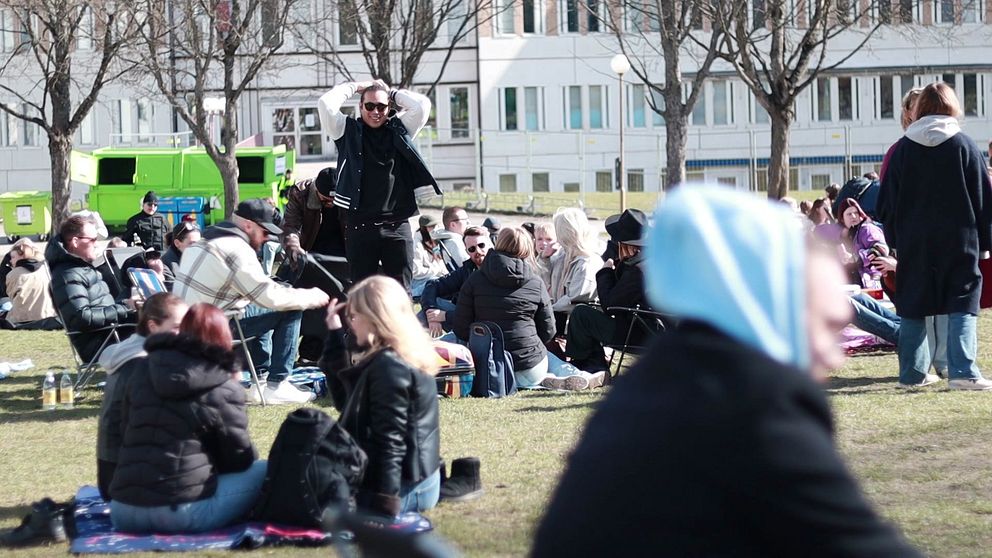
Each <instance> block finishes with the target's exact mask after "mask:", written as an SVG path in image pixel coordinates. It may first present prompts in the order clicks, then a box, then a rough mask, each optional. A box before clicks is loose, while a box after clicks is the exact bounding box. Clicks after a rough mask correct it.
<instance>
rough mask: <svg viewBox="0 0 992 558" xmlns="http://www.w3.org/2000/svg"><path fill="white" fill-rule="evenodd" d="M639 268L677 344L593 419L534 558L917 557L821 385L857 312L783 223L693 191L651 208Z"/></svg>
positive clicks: (830, 269)
mask: <svg viewBox="0 0 992 558" xmlns="http://www.w3.org/2000/svg"><path fill="white" fill-rule="evenodd" d="M647 252H648V256H647V258H648V264H647V265H648V273H646V275H645V277H646V281H647V288H648V292H649V295H650V297H651V300H652V302H653V304H654V305H655V307H656V308H658V309H660V310H661V311H664V312H666V313H671V314H673V315H675V316H678V317H679V318H681V320H680V322H679V326H678V327H677V328H676V329H675V330H673V331H670V332H669V333H668V334H666V335H663V336H661V337H659V338H658V340H657V341H656V342H655V344H654V346H653V347H652V348H651V351H650V352H649V353H648V354H646V355H644V356H643V358H641V359H640V360H639V361H638V364H637V365H636V366H635V367H634V368H632V369H631V370H630V372H629V373H627V375H626V376H625V377H624V381H622V382H618V383H617V384H616V385H615V386H614V387H613V390H612V391H611V392H610V393H609V394H607V396H606V397H605V399H604V400H603V401H602V402H601V403H600V404H599V406H598V408H597V409H596V411H595V414H594V416H593V417H591V419H590V420H589V422H588V426H587V428H586V431H585V433H584V434H583V436H582V439H580V440H579V442H578V444H577V447H576V448H575V450H574V452H573V453H572V454H571V456H570V457H569V460H568V465H567V469H566V471H565V474H564V475H563V477H562V479H561V483H560V485H559V486H558V488H557V489H556V491H555V494H554V496H553V497H552V498H551V502H550V504H549V505H548V507H547V512H546V515H545V517H544V519H543V521H542V522H541V525H540V526H539V527H538V528H537V534H536V538H535V543H534V547H533V551H532V554H533V556H536V557H542V556H572V555H582V556H604V555H611V554H614V553H615V552H616V549H617V548H632V549H638V550H641V549H644V551H643V552H644V553H646V554H650V555H652V556H659V557H666V556H672V557H683V556H824V557H826V556H847V557H851V556H861V557H865V558H868V557H873V558H874V557H880V556H885V557H896V556H898V557H917V556H920V554H919V553H918V552H916V551H915V550H914V549H913V548H912V547H910V546H909V545H908V544H907V543H906V542H905V541H904V540H903V539H902V537H900V536H899V535H898V533H896V532H895V530H893V529H892V528H891V527H889V526H888V525H886V524H885V523H884V522H883V521H882V519H881V518H880V517H879V516H878V515H877V514H876V513H875V512H874V511H873V510H872V507H871V504H870V503H869V502H868V501H867V499H866V498H865V497H864V495H863V494H862V493H861V490H860V489H859V488H858V483H857V481H856V480H855V479H854V477H853V476H852V475H851V473H850V471H849V470H848V469H847V467H846V466H845V465H844V461H843V459H842V458H841V456H840V454H839V453H838V451H837V448H836V446H835V443H834V440H833V425H832V422H831V418H830V407H829V405H828V402H827V398H826V396H825V395H824V393H823V390H822V388H821V387H820V386H819V385H818V384H817V382H818V381H822V379H823V378H824V377H825V375H826V372H827V371H828V370H829V369H831V368H835V367H837V366H839V365H840V364H842V363H843V360H844V353H843V351H842V350H841V349H840V347H839V345H838V343H837V335H836V332H837V331H839V330H840V328H841V327H843V326H844V324H845V323H847V321H848V320H849V319H850V307H849V306H848V305H847V304H846V303H845V300H844V293H843V290H842V289H841V282H842V277H843V274H842V271H841V269H840V267H839V265H838V263H837V262H836V260H835V259H834V258H833V257H832V255H831V254H829V253H826V252H824V251H822V250H820V249H813V250H809V249H808V248H807V246H806V243H805V241H804V237H803V235H802V234H801V233H800V232H799V230H798V229H797V227H796V226H795V217H794V216H793V215H792V214H791V213H790V211H789V210H788V209H787V208H783V207H780V206H778V205H775V204H771V203H769V202H767V201H764V200H759V199H757V198H755V197H754V196H752V195H750V194H747V193H740V192H734V191H732V190H728V189H725V188H721V187H719V186H708V187H706V186H693V185H683V186H680V187H679V188H678V189H677V190H675V191H673V192H671V193H670V194H668V196H667V197H666V198H665V199H664V200H663V201H662V202H661V204H660V206H659V208H658V211H657V212H656V213H655V228H654V231H653V232H652V233H650V234H649V236H648V239H647ZM700 277H706V278H707V280H706V281H700V280H699V278H700ZM769 285H775V288H768V286H769Z"/></svg>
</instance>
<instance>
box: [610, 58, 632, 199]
mask: <svg viewBox="0 0 992 558" xmlns="http://www.w3.org/2000/svg"><path fill="white" fill-rule="evenodd" d="M610 69H611V70H613V73H615V74H616V75H617V78H619V80H620V95H619V97H620V157H619V158H618V159H617V161H618V162H619V164H618V165H617V167H618V168H617V173H618V174H619V175H620V176H619V177H618V179H619V184H620V212H621V213H623V212H624V210H625V209H627V176H626V175H627V173H626V171H625V170H624V164H623V121H624V114H623V98H624V94H623V75H624V74H626V73H627V72H629V71H630V60H627V57H626V56H624V55H623V54H618V55H616V56H614V57H613V58H611V59H610Z"/></svg>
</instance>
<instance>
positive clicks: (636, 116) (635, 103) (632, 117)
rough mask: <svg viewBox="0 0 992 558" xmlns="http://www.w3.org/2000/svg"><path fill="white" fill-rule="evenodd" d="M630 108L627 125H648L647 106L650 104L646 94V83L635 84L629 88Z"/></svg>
mask: <svg viewBox="0 0 992 558" xmlns="http://www.w3.org/2000/svg"><path fill="white" fill-rule="evenodd" d="M629 91H630V97H629V98H630V101H629V103H630V110H629V111H628V113H627V114H628V116H629V118H628V122H627V125H628V126H630V127H631V128H644V127H646V126H647V118H646V111H645V107H646V106H647V104H648V100H647V98H646V97H645V96H644V84H634V85H631V86H630V88H629Z"/></svg>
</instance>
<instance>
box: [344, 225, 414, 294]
mask: <svg viewBox="0 0 992 558" xmlns="http://www.w3.org/2000/svg"><path fill="white" fill-rule="evenodd" d="M345 244H346V248H347V250H348V263H349V265H350V266H351V282H352V283H357V282H359V281H361V280H362V279H365V278H366V277H370V276H372V275H375V274H377V273H379V270H380V268H381V269H382V274H383V275H387V276H389V277H392V278H393V279H396V280H397V281H399V282H400V284H401V285H403V288H404V289H406V290H407V292H409V291H410V283H411V282H412V281H413V231H412V230H411V229H410V222H409V221H401V222H399V223H385V224H381V225H375V224H364V225H362V224H360V225H351V224H349V225H348V237H347V238H346V239H345Z"/></svg>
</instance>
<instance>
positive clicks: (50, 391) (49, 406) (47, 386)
mask: <svg viewBox="0 0 992 558" xmlns="http://www.w3.org/2000/svg"><path fill="white" fill-rule="evenodd" d="M58 391H59V390H58V387H56V386H55V373H54V372H52V371H51V370H49V371H48V374H45V383H44V384H42V385H41V408H42V409H45V410H46V411H53V410H55V407H56V405H57V400H58Z"/></svg>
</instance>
